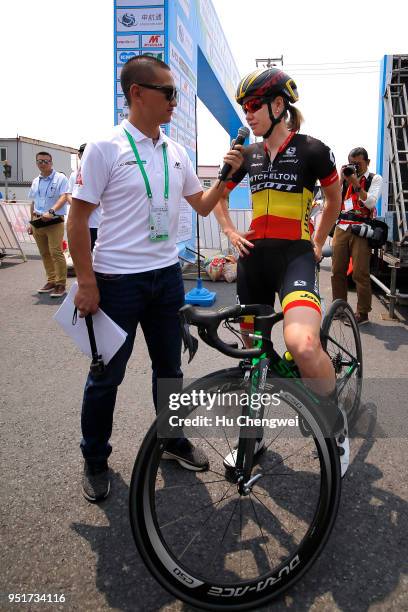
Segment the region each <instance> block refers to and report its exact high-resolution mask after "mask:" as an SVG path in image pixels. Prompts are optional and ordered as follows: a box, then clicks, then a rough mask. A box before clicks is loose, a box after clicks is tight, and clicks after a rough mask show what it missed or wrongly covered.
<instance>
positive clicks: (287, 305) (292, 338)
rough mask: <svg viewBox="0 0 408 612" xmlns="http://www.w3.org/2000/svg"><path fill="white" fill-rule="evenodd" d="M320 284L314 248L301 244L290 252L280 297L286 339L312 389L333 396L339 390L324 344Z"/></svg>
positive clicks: (301, 242) (290, 249)
mask: <svg viewBox="0 0 408 612" xmlns="http://www.w3.org/2000/svg"><path fill="white" fill-rule="evenodd" d="M316 285H317V283H316V264H315V260H314V255H313V251H312V247H311V245H310V244H309V243H306V242H305V241H297V242H296V243H294V244H293V245H290V247H289V248H288V250H287V267H286V271H285V275H284V279H283V283H282V289H281V294H280V295H281V301H282V309H283V313H284V327H283V333H284V339H285V343H286V346H287V348H288V350H289V351H290V353H291V354H292V355H293V358H294V359H295V361H296V364H297V366H298V368H299V370H300V373H301V375H302V378H304V379H305V380H307V384H308V386H310V388H312V390H313V391H316V392H317V393H319V394H321V395H329V394H330V393H332V392H333V391H334V388H335V374H334V369H333V365H332V363H331V361H330V358H329V357H328V355H327V354H326V353H325V351H324V350H323V348H322V345H321V342H320V323H321V307H320V297H319V294H318V292H317V287H316Z"/></svg>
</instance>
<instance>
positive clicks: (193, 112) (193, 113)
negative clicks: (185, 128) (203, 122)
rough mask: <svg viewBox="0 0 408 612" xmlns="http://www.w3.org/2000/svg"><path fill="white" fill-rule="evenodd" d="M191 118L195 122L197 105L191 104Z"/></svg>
mask: <svg viewBox="0 0 408 612" xmlns="http://www.w3.org/2000/svg"><path fill="white" fill-rule="evenodd" d="M190 117H191V118H192V120H193V121H195V105H194V104H190Z"/></svg>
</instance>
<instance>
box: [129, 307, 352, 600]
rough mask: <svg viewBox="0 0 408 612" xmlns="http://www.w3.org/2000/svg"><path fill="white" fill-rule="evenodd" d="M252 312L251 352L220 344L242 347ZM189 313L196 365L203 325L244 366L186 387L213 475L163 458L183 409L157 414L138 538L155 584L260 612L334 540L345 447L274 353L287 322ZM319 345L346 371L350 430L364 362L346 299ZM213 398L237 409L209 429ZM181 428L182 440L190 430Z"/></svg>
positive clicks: (142, 455)
mask: <svg viewBox="0 0 408 612" xmlns="http://www.w3.org/2000/svg"><path fill="white" fill-rule="evenodd" d="M248 315H253V316H254V335H253V338H254V346H253V348H245V346H244V344H243V343H242V342H241V344H242V346H241V347H239V345H238V342H235V343H232V344H231V343H230V342H227V341H226V340H225V339H224V337H223V338H221V336H220V333H221V335H223V336H224V335H225V333H224V331H223V330H222V329H221V330H220V329H219V328H220V326H223V327H226V328H227V329H229V330H230V331H232V332H233V333H235V334H236V335H237V338H238V339H239V338H240V335H239V333H238V330H237V329H236V328H234V325H235V324H236V323H238V322H239V320H240V317H243V316H248ZM180 316H181V319H182V329H183V339H184V344H185V347H186V348H187V349H188V351H189V357H190V360H191V359H192V358H193V356H194V354H195V352H196V350H197V346H198V340H197V339H196V338H195V337H194V336H193V335H192V334H191V332H190V328H191V326H195V327H196V328H197V330H198V335H199V337H200V338H201V339H202V340H203V341H204V342H206V343H207V344H208V345H210V346H211V347H213V348H214V349H216V350H218V351H219V352H221V353H223V354H224V355H227V356H229V357H234V358H237V359H238V360H240V361H239V364H238V365H237V366H236V367H231V368H227V369H224V370H220V371H217V372H214V373H211V374H209V375H207V376H204V377H203V378H201V379H199V380H196V381H193V382H191V384H189V385H187V386H186V387H185V388H184V389H183V394H187V395H186V396H185V397H191V398H194V397H195V398H199V401H191V403H189V404H188V403H187V405H183V406H182V407H181V408H180V409H179V410H178V411H177V415H178V417H179V418H180V419H184V422H185V423H187V419H190V420H189V421H188V423H190V427H187V426H186V427H185V428H184V429H183V432H184V434H185V435H186V437H188V438H189V439H192V438H194V443H195V444H196V445H197V446H199V447H200V448H201V449H202V450H203V451H205V453H206V454H207V456H208V458H209V468H208V470H206V471H202V472H194V471H189V470H185V469H182V468H181V467H180V466H179V465H178V464H177V463H176V462H174V461H171V462H170V461H163V460H162V458H163V453H164V452H165V451H166V444H167V439H168V438H166V437H165V436H164V437H162V436H161V434H160V432H162V431H165V428H166V427H168V423H169V415H170V414H172V415H174V414H175V412H174V411H171V410H170V407H169V406H168V407H167V409H166V407H165V408H164V409H162V410H160V411H159V414H158V416H157V418H156V420H155V422H154V423H153V424H152V426H151V427H150V429H149V431H148V433H147V435H146V437H145V439H144V441H143V442H142V445H141V447H140V450H139V453H138V455H137V458H136V462H135V465H134V469H133V474H132V479H131V484H130V520H131V526H132V531H133V536H134V539H135V542H136V545H137V548H138V550H139V552H140V554H141V556H142V559H143V561H144V562H145V564H146V565H147V567H148V568H149V570H150V571H151V573H152V574H153V576H154V577H155V578H156V579H157V580H158V582H159V583H160V584H161V585H162V586H163V587H164V588H165V589H167V590H168V591H170V592H171V593H172V594H173V595H175V596H176V597H177V598H179V599H181V600H183V601H185V602H186V603H188V604H190V605H192V606H196V607H198V608H202V609H206V610H251V609H258V608H260V607H261V606H263V605H265V604H266V603H267V602H268V601H270V600H271V599H272V598H274V597H276V596H278V595H279V594H281V593H282V592H283V591H285V590H286V589H288V588H289V587H291V586H292V585H293V584H294V583H295V582H296V581H297V580H298V579H299V578H300V577H301V576H302V575H303V574H304V573H305V572H306V571H307V570H308V569H309V568H310V567H311V565H312V564H313V562H314V561H315V560H316V558H317V557H318V555H319V554H320V553H321V551H322V550H323V548H324V546H325V544H326V542H327V540H328V537H329V535H330V532H331V530H332V528H333V525H334V522H335V519H336V515H337V511H338V506H339V500H340V491H341V477H340V463H339V453H338V446H337V444H336V440H335V438H334V434H333V433H330V432H329V433H328V427H329V425H328V424H327V423H326V422H325V421H324V418H325V417H322V415H323V414H325V410H324V406H319V405H318V398H317V397H316V396H315V395H314V394H313V392H312V391H311V390H310V389H309V388H307V387H306V385H305V384H304V382H303V381H302V380H301V378H300V374H299V371H298V369H297V367H296V364H295V363H294V361H293V359H292V360H291V359H290V356H289V355H288V354H287V353H285V354H284V355H280V354H279V353H278V352H277V351H276V350H275V348H274V343H273V340H272V335H273V334H272V331H273V328H274V327H275V325H276V324H278V323H279V322H280V321H282V319H283V314H282V313H275V312H273V309H272V307H270V306H264V305H250V306H243V305H236V306H232V307H227V308H222V309H220V310H214V311H209V310H207V309H200V308H196V307H193V306H185V307H184V308H182V309H181V311H180ZM345 323H348V325H345ZM321 341H322V345H323V348H324V349H325V350H326V351H327V353H328V355H329V356H330V359H331V361H332V363H333V366H334V369H335V372H336V385H337V390H338V398H339V399H338V403H339V407H340V409H341V410H340V412H341V415H342V416H343V418H344V415H347V420H348V424H349V427H351V426H352V423H353V422H354V420H355V418H356V415H357V413H358V408H359V404H360V396H361V387H362V372H363V363H362V349H361V340H360V336H359V329H358V326H357V323H356V321H355V318H354V314H353V311H352V310H351V308H350V306H349V305H348V304H347V303H346V302H344V301H342V300H336V301H335V302H333V304H332V305H331V307H330V309H329V311H328V312H327V314H326V316H325V318H324V320H323V323H322V327H321ZM200 392H202V393H201V395H200ZM261 394H262V396H263V397H269V398H272V397H274V398H275V399H276V398H278V400H279V403H278V405H276V404H277V403H276V402H270V404H269V405H266V404H267V402H264V404H265V405H261V406H260V404H259V401H258V404H257V403H256V402H255V400H259V397H260V395H261ZM214 397H216V398H218V399H219V400H220V398H224V397H228V398H229V399H230V400H231V401H230V402H229V404H228V406H226V405H225V403H224V404H223V406H222V409H223V411H224V414H223V415H220V417H219V418H223V417H224V419H226V420H224V421H219V422H218V423H221V424H218V426H216V427H212V428H211V427H202V426H200V423H201V424H202V423H203V421H200V417H202V418H204V417H205V416H207V417H208V414H209V413H210V410H209V405H210V403H211V402H210V399H211V398H214ZM243 399H244V400H246V401H241V400H243ZM219 403H220V404H221V401H219ZM184 404H186V402H184ZM213 409H214V407H213ZM237 414H238V415H239V416H240V417H241V420H240V426H239V427H237V428H235V429H234V428H229V427H228V423H229V421H228V419H229V418H230V421H231V423H233V422H234V418H232V417H233V416H234V415H237ZM334 417H335V419H337V418H338V414H336V415H334ZM194 418H196V420H195V421H194ZM180 422H181V421H179V422H178V423H180ZM290 422H294V423H295V425H296V426H295V427H289V426H288V425H289V423H290ZM336 422H337V421H336ZM194 423H196V424H198V425H196V426H194V425H191V424H194ZM223 423H224V424H223ZM283 424H286V426H283ZM175 427H176V433H177V434H178V435H179V434H180V424H179V425H176V426H175ZM235 436H237V438H236V437H235ZM261 438H262V439H263V440H264V441H265V442H264V445H263V447H262V449H261V450H259V447H260V439H261ZM257 445H258V446H257ZM234 453H235V454H234ZM228 454H230V455H231V454H232V455H231V456H233V457H235V464H234V466H233V467H232V468H231V467H230V466H229V467H227V468H226V466H225V457H226V456H227V455H228Z"/></svg>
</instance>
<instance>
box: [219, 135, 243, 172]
mask: <svg viewBox="0 0 408 612" xmlns="http://www.w3.org/2000/svg"><path fill="white" fill-rule="evenodd" d="M241 129H242V131H243V129H244V128H240V130H238V136H237V137H236V139H235V142H234V146H233V147H232V148H233V149H235V147H236V146H237V145H242V144H244V142H245V138H246V137H247V136H248V134H242V133H240V132H241ZM248 133H249V130H248ZM230 170H231V165H230V164H224V165H223V167H222V169H221V171H220V173H219V174H218V179H219V180H220V181H225V179H226V178H227V176H228V173H229V171H230Z"/></svg>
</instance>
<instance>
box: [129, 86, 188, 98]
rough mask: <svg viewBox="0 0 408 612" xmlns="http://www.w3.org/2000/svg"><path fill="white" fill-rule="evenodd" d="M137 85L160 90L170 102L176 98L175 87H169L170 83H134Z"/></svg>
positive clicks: (176, 91)
mask: <svg viewBox="0 0 408 612" xmlns="http://www.w3.org/2000/svg"><path fill="white" fill-rule="evenodd" d="M136 84H137V85H139V87H146V89H155V90H156V91H160V92H161V93H162V94H164V95H165V96H166V100H168V101H169V102H171V101H172V100H177V99H178V90H177V87H171V86H170V85H150V84H148V83H136Z"/></svg>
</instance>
